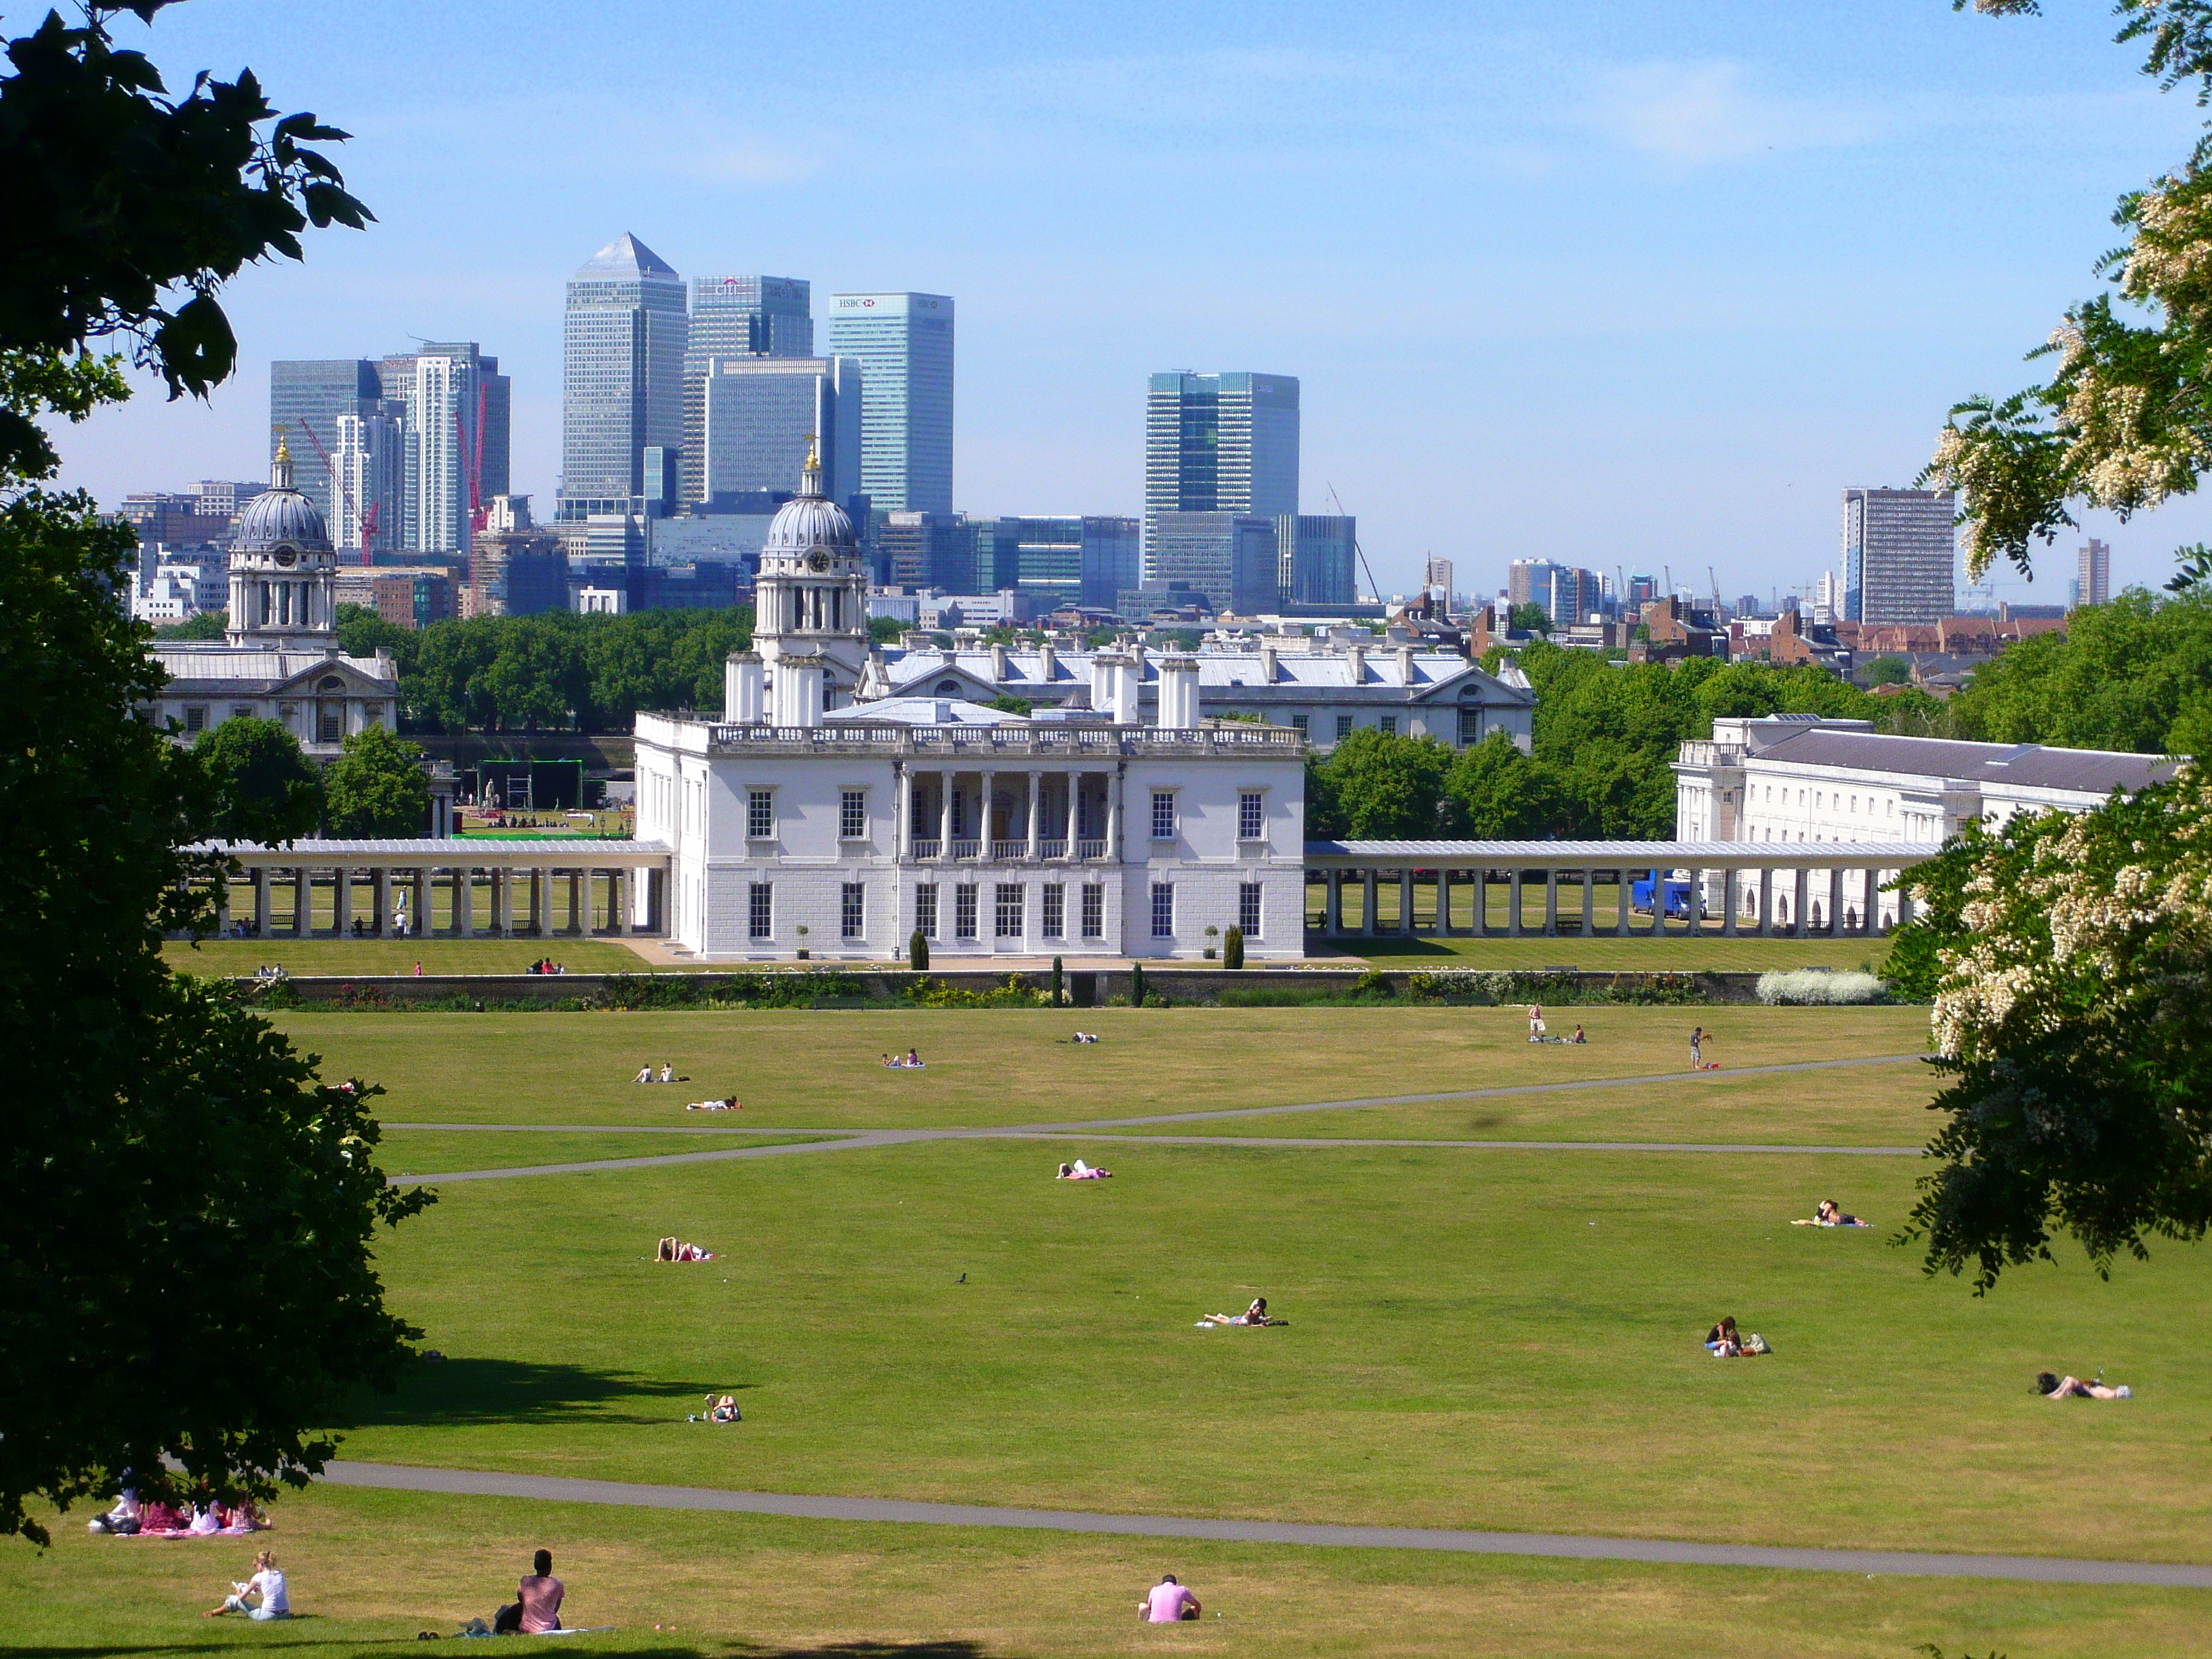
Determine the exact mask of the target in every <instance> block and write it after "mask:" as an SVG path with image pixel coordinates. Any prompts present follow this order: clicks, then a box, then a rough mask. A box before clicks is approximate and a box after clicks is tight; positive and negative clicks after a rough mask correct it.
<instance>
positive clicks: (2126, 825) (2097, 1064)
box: [1900, 767, 2212, 1291]
mask: <svg viewBox="0 0 2212 1659" xmlns="http://www.w3.org/2000/svg"><path fill="white" fill-rule="evenodd" d="M1912 885H1913V888H1914V890H1915V891H1916V893H1917V895H1919V896H1920V898H1921V902H1923V903H1924V904H1926V905H1927V906H1928V909H1929V919H1928V921H1927V922H1926V923H1925V924H1924V925H1923V924H1922V923H1916V924H1915V925H1914V927H1915V929H1916V930H1917V931H1918V932H1919V933H1921V934H1923V938H1921V939H1917V940H1913V941H1910V943H1911V945H1913V948H1914V954H1915V957H1917V959H1918V963H1921V964H1924V963H1925V960H1926V958H1927V957H1929V956H1931V955H1932V956H1933V957H1934V959H1935V960H1934V969H1935V992H1936V1008H1935V1019H1934V1024H1935V1036H1936V1050H1937V1054H1938V1058H1937V1060H1936V1067H1937V1069H1938V1070H1939V1071H1941V1072H1942V1073H1944V1074H1945V1075H1946V1076H1948V1078H1949V1079H1951V1081H1950V1083H1949V1084H1948V1086H1947V1087H1946V1088H1945V1089H1944V1091H1942V1094H1940V1095H1939V1096H1937V1097H1936V1108H1937V1109H1939V1110H1942V1111H1943V1112H1945V1113H1947V1114H1948V1116H1949V1121H1948V1124H1947V1125H1946V1126H1945V1127H1943V1129H1942V1131H1941V1132H1940V1133H1938V1134H1937V1135H1936V1138H1935V1139H1934V1140H1933V1141H1932V1142H1931V1143H1930V1146H1929V1151H1930V1152H1931V1153H1933V1154H1934V1155H1935V1156H1936V1157H1937V1158H1941V1159H1942V1167H1941V1168H1939V1169H1938V1170H1936V1171H1935V1173H1933V1174H1932V1175H1929V1176H1926V1177H1924V1178H1923V1180H1922V1182H1921V1183H1920V1184H1921V1197H1920V1200H1919V1202H1918V1203H1917V1205H1916V1206H1915V1207H1914V1210H1913V1213H1912V1224H1911V1230H1912V1231H1913V1232H1915V1233H1916V1234H1917V1236H1919V1237H1923V1238H1924V1239H1925V1240H1926V1243H1927V1260H1928V1265H1929V1268H1930V1270H1931V1271H1948V1272H1951V1273H1959V1272H1961V1271H1962V1270H1963V1269H1964V1268H1965V1267H1967V1266H1968V1265H1970V1264H1971V1265H1972V1267H1974V1269H1975V1285H1976V1288H1977V1290H1978V1291H1985V1290H1987V1289H1988V1288H1989V1287H1990V1285H1993V1284H1995V1283H1996V1279H1997V1277H1998V1275H1999V1273H2001V1272H2002V1270H2003V1269H2004V1268H2005V1267H2016V1266H2020V1265H2022V1264H2024V1263H2027V1262H2030V1261H2047V1260H2049V1259H2051V1240H2052V1237H2053V1236H2054V1235H2055V1234H2056V1233H2059V1232H2063V1233H2068V1234H2070V1235H2071V1236H2072V1237H2074V1238H2075V1239H2076V1240H2077V1241H2078V1242H2079V1243H2081V1245H2082V1247H2083V1248H2084V1249H2086V1250H2087V1252H2088V1254H2089V1256H2090V1259H2091V1261H2092V1262H2093V1264H2094V1265H2095V1266H2096V1267H2097V1270H2098V1271H2099V1272H2100V1273H2105V1272H2107V1271H2108V1270H2109V1268H2110V1267H2111V1264H2112V1260H2113V1258H2114V1257H2115V1256H2116V1255H2118V1254H2120V1253H2121V1252H2123V1251H2125V1252H2127V1253H2129V1254H2130V1255H2135V1256H2136V1257H2138V1258H2140V1257H2142V1256H2144V1255H2147V1254H2148V1248H2147V1245H2146V1243H2145V1240H2146V1239H2147V1238H2148V1237H2151V1236H2154V1235H2162V1236H2165V1237H2172V1238H2181V1239H2197V1238H2201V1237H2203V1234H2204V1231H2205V1227H2206V1224H2207V1222H2208V1221H2209V1220H2212V995H2208V991H2212V786H2209V785H2208V781H2207V777H2206V775H2205V774H2204V773H2203V771H2202V770H2201V769H2197V768H2194V767H2192V768H2190V769H2186V770H2185V772H2184V773H2183V775H2182V776H2181V777H2180V779H2179V781H2176V782H2174V783H2172V784H2168V785H2164V786H2161V787H2157V788H2154V789H2148V790H2145V791H2144V792H2142V793H2141V794H2139V795H2137V796H2136V798H2135V799H2132V800H2120V799H2114V800H2113V801H2112V803H2111V804H2110V805H2106V806H2104V807H2102V808H2100V809H2099V810H2098V811H2094V812H2090V813H2086V814H2081V815H2079V816H2074V817H2069V816H2067V815H2065V814H2063V813H2050V814H2046V815H2045V816H2044V817H2038V818H2032V819H2021V818H2015V819H2014V820H2012V821H2011V823H2008V824H2007V825H2006V826H2005V827H2004V828H2003V829H2001V830H1997V831H1994V832H1989V833H1970V834H1969V835H1968V836H1966V837H1965V838H1964V839H1962V840H1961V841H1960V842H1957V843H1955V844H1954V846H1953V847H1952V848H1949V849H1948V850H1947V851H1946V853H1945V854H1944V855H1943V856H1942V858H1941V859H1938V860H1936V861H1935V862H1934V863H1932V864H1929V865H1923V866H1920V868H1919V869H1917V870H1916V871H1915V872H1913V879H1912ZM1907 942H1908V941H1905V940H1902V939H1901V940H1900V944H1905V943H1907ZM1930 946H1932V947H1933V948H1932V950H1930V949H1929V947H1930Z"/></svg>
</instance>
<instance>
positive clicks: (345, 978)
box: [235, 963, 1759, 1008]
mask: <svg viewBox="0 0 2212 1659" xmlns="http://www.w3.org/2000/svg"><path fill="white" fill-rule="evenodd" d="M763 971H769V972H786V971H789V970H787V969H770V970H760V969H756V970H753V971H751V972H749V973H741V974H739V973H732V974H715V973H684V974H668V975H644V974H632V975H622V976H621V977H622V978H623V979H624V980H625V981H632V982H635V981H637V980H639V979H645V978H665V979H667V980H670V981H675V982H679V983H682V984H684V985H690V986H697V987H701V988H702V989H704V988H705V987H710V986H715V985H732V986H733V985H735V984H737V983H739V982H742V981H757V980H758V979H759V978H760V977H761V975H762V973H763ZM823 971H825V972H834V973H836V974H838V975H840V976H841V977H842V978H844V979H845V980H847V981H851V982H853V983H854V984H856V985H857V986H858V987H859V994H860V995H863V996H866V997H869V998H871V999H874V1000H880V1001H883V1002H885V1003H891V1002H904V1001H905V1000H906V998H907V994H908V987H910V986H911V985H912V984H913V982H914V981H915V980H916V979H917V978H923V977H927V978H928V979H930V980H933V981H936V982H938V983H939V984H943V985H949V986H953V987H958V988H959V989H962V990H969V991H989V990H995V989H997V988H998V987H1001V986H1003V985H1004V984H1005V983H1006V970H1004V969H1000V970H999V971H997V972H985V971H981V970H978V969H947V970H946V971H945V972H942V973H940V972H938V971H936V970H935V969H932V970H931V971H930V972H929V973H928V974H927V975H916V974H914V973H910V972H908V971H906V970H904V969H866V968H860V969H855V968H846V967H838V966H833V965H831V964H826V963H825V964H823ZM1430 971H1434V970H1431V969H1400V970H1395V971H1393V970H1387V969H1386V970H1385V971H1384V972H1383V978H1384V979H1386V980H1388V981H1389V983H1390V986H1391V988H1392V989H1393V990H1394V991H1395V993H1397V994H1399V995H1400V996H1401V997H1402V996H1404V995H1406V994H1407V988H1408V987H1407V981H1409V980H1410V979H1411V978H1412V977H1413V975H1415V974H1419V973H1425V972H1430ZM1445 971H1451V970H1449V969H1447V970H1445ZM1477 971H1483V970H1477ZM1367 972H1368V970H1367V969H1352V968H1343V969H1335V968H1297V969H1280V968H1279V969H1267V968H1247V969H1240V970H1238V971H1236V972H1231V971H1230V970H1228V969H1221V968H1186V967H1172V968H1158V969H1154V968H1146V969H1145V991H1146V995H1147V996H1158V997H1161V998H1164V999H1165V1000H1168V1001H1170V1002H1177V1003H1210V1002H1212V1001H1215V1000H1217V999H1218V997H1219V995H1220V994H1221V993H1222V992H1223V991H1224V990H1232V991H1277V990H1280V991H1287V992H1305V993H1309V994H1316V993H1317V994H1322V995H1328V994H1332V993H1334V994H1349V993H1350V992H1352V990H1353V989H1354V988H1356V987H1358V984H1359V982H1360V981H1361V980H1363V979H1364V978H1365V977H1366V975H1367ZM1023 976H1024V979H1026V980H1027V981H1029V982H1030V984H1032V985H1036V986H1038V987H1042V986H1044V985H1046V984H1048V983H1049V982H1050V980H1049V975H1047V974H1045V973H1042V972H1033V971H1029V970H1024V975H1023ZM1513 976H1514V977H1515V978H1516V979H1517V980H1521V981H1524V982H1525V981H1538V982H1539V983H1540V985H1541V987H1555V988H1551V989H1548V990H1546V991H1543V992H1541V993H1540V994H1545V995H1549V996H1551V997H1553V998H1555V999H1563V998H1565V997H1567V996H1571V995H1575V994H1577V993H1587V992H1591V991H1603V990H1606V989H1607V988H1618V989H1620V990H1623V991H1632V990H1633V989H1635V988H1638V987H1645V988H1656V987H1658V986H1660V985H1662V984H1663V985H1666V986H1669V987H1673V986H1679V985H1680V984H1681V983H1682V982H1683V981H1691V983H1692V986H1693V987H1694V995H1695V998H1696V1000H1700V1001H1705V1002H1755V1001H1757V1000H1758V997H1757V995H1756V994H1755V987H1757V985H1758V983H1759V975H1757V974H1755V973H1644V972H1624V973H1580V972H1577V973H1564V972H1546V971H1541V970H1537V969H1522V970H1518V971H1516V972H1515V974H1514V975H1513ZM613 978H614V976H611V975H604V974H425V975H421V976H419V977H418V976H416V975H412V974H407V975H390V976H386V975H373V974H356V975H294V976H292V977H291V978H289V979H287V980H286V981H283V982H284V984H285V985H287V986H288V987H290V990H291V992H292V994H293V995H294V996H295V997H297V998H298V1000H300V1001H301V1002H302V1003H306V1004H309V1005H315V1004H354V1003H359V1002H362V1001H364V1000H371V999H374V1000H377V1001H381V1002H386V1003H416V1002H445V1001H447V1000H452V999H453V998H457V997H458V998H463V999H468V1000H476V1001H481V1002H485V1003H517V1002H545V1003H553V1002H566V1001H569V1000H577V1001H581V1000H586V999H598V998H599V997H602V996H604V995H605V994H606V993H607V990H608V987H610V986H611V984H612V983H613ZM235 982H236V983H237V984H238V985H239V986H240V987H245V988H251V987H252V985H253V984H254V981H252V980H251V979H240V980H238V981H235ZM1130 982H1131V975H1130V973H1129V971H1128V970H1127V969H1095V970H1091V971H1087V972H1078V971H1076V970H1073V969H1070V970H1069V971H1068V972H1067V973H1066V975H1065V976H1064V981H1063V983H1064V985H1065V987H1066V993H1067V995H1068V998H1069V1000H1070V1003H1071V1004H1072V1006H1076V1007H1080V1008H1089V1007H1097V1006H1103V1005H1105V1004H1108V1003H1110V1002H1111V1001H1113V1000H1115V998H1121V999H1122V1000H1127V997H1128V995H1129V989H1130Z"/></svg>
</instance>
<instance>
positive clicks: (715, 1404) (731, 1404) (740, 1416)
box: [707, 1394, 744, 1423]
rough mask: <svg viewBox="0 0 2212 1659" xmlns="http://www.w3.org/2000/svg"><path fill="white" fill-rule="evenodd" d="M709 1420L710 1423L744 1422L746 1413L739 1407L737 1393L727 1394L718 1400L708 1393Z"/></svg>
mask: <svg viewBox="0 0 2212 1659" xmlns="http://www.w3.org/2000/svg"><path fill="white" fill-rule="evenodd" d="M707 1420H708V1422H709V1423H740V1422H743V1421H744V1413H743V1412H740V1411H739V1410H738V1397H737V1395H733V1394H726V1395H722V1396H721V1398H720V1399H719V1400H718V1399H716V1398H715V1397H714V1395H711V1394H710V1395H708V1396H707Z"/></svg>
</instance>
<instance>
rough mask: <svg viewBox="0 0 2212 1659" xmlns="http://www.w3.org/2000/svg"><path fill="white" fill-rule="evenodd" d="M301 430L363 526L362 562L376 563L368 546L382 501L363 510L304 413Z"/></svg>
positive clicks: (340, 494) (346, 507) (341, 495)
mask: <svg viewBox="0 0 2212 1659" xmlns="http://www.w3.org/2000/svg"><path fill="white" fill-rule="evenodd" d="M300 430H301V431H302V432H304V433H306V434H307V441H308V442H309V443H310V444H312V445H313V446H314V451H315V455H316V457H317V459H319V460H320V461H321V462H322V464H323V471H325V472H326V473H327V474H329V475H330V480H331V483H332V484H333V485H334V486H336V488H337V492H338V499H339V500H340V501H343V502H344V503H345V509H346V511H347V512H349V513H352V514H353V515H354V518H355V520H356V522H357V523H358V524H359V525H360V526H361V562H362V563H363V564H374V563H375V562H376V561H375V559H374V557H372V556H371V555H370V553H369V550H368V548H369V539H370V538H372V537H374V535H375V534H376V520H377V515H378V511H379V508H380V506H381V503H380V502H376V501H371V502H370V503H369V504H368V511H367V512H365V513H364V512H362V510H361V508H360V507H358V506H357V505H356V503H355V501H354V498H353V488H352V486H351V485H349V484H348V483H346V481H345V475H344V474H343V473H342V472H340V471H338V467H337V462H335V461H333V460H332V459H331V452H330V451H329V450H327V449H325V448H324V447H323V441H322V440H321V439H320V438H319V437H317V436H316V435H315V428H313V427H312V426H310V425H309V424H308V423H307V416H304V415H303V416H301V417H300Z"/></svg>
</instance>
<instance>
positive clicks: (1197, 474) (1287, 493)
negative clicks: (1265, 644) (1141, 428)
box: [1145, 374, 1298, 580]
mask: <svg viewBox="0 0 2212 1659" xmlns="http://www.w3.org/2000/svg"><path fill="white" fill-rule="evenodd" d="M1297 510H1298V382H1297V376H1295V375H1291V374H1155V375H1153V376H1152V381H1151V384H1150V386H1149V387H1148V388H1147V390H1146V398H1145V562H1146V577H1147V580H1149V579H1151V578H1152V576H1154V575H1157V574H1158V570H1157V568H1155V567H1156V563H1157V561H1156V559H1155V557H1154V555H1153V552H1152V549H1153V547H1154V545H1155V544H1156V538H1157V536H1158V527H1159V518H1160V515H1161V514H1162V513H1239V514H1243V515H1244V516H1246V517H1250V518H1261V519H1266V520H1269V521H1270V522H1272V521H1273V520H1277V519H1279V518H1283V517H1285V516H1289V515H1295V514H1296V513H1297ZM1271 580H1272V578H1271Z"/></svg>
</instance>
